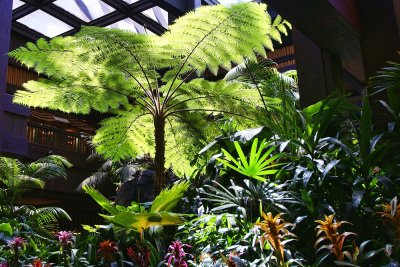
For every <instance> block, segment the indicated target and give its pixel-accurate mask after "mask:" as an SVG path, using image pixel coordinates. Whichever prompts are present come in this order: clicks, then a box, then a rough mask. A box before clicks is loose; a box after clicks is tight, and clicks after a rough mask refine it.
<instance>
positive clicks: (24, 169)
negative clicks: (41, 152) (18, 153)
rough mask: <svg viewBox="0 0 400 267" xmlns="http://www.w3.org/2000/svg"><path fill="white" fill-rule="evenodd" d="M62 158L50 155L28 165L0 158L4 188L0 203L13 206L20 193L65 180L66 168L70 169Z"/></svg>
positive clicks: (69, 165)
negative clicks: (54, 180) (53, 180)
mask: <svg viewBox="0 0 400 267" xmlns="http://www.w3.org/2000/svg"><path fill="white" fill-rule="evenodd" d="M71 166H72V165H71V163H69V162H68V161H67V160H66V159H65V158H64V157H61V156H56V155H51V156H47V157H44V158H41V159H39V160H37V161H35V162H32V163H29V164H23V163H22V162H20V161H19V160H17V159H12V158H7V157H0V182H1V183H2V184H3V185H4V186H5V190H4V192H3V193H5V195H4V196H2V198H1V199H0V201H2V202H5V203H7V202H8V203H7V204H14V201H15V200H16V197H17V196H18V194H20V193H21V192H24V191H27V190H30V189H32V188H44V185H45V182H46V181H48V180H52V179H56V178H67V173H66V168H69V167H71Z"/></svg>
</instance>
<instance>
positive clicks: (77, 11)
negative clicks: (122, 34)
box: [12, 0, 216, 40]
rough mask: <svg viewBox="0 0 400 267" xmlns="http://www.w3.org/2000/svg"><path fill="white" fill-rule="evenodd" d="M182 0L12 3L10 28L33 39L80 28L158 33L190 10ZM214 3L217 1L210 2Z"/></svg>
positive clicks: (18, 0)
mask: <svg viewBox="0 0 400 267" xmlns="http://www.w3.org/2000/svg"><path fill="white" fill-rule="evenodd" d="M188 2H190V1H183V0H176V1H173V0H13V7H12V8H13V12H12V29H13V30H14V31H16V32H18V33H20V34H23V35H25V36H26V37H29V38H30V39H32V40H35V39H38V38H41V37H42V38H46V39H48V38H52V37H55V36H59V35H61V36H66V35H72V34H74V33H76V32H78V31H79V29H80V28H81V26H99V27H110V28H119V29H125V30H131V31H133V32H137V33H148V34H161V33H163V32H164V31H165V30H166V29H167V28H168V24H169V23H170V22H171V21H172V20H173V19H174V18H176V17H178V16H180V15H182V14H183V13H184V12H185V11H186V10H189V9H190V6H188ZM213 2H216V1H213Z"/></svg>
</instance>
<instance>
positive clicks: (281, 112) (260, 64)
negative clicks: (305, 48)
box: [0, 3, 400, 266]
mask: <svg viewBox="0 0 400 267" xmlns="http://www.w3.org/2000/svg"><path fill="white" fill-rule="evenodd" d="M265 8H266V7H265V6H264V5H261V4H255V3H248V4H239V5H234V6H232V7H230V8H227V7H223V6H213V7H202V8H199V9H198V10H196V11H195V12H190V13H188V14H187V15H185V16H183V17H181V18H179V19H178V20H177V21H176V22H175V23H174V24H173V25H171V27H170V29H169V31H167V32H166V33H165V34H163V35H162V36H151V35H143V34H133V33H130V32H126V31H121V30H115V29H104V28H96V27H85V28H83V29H82V30H81V31H80V32H79V33H78V34H76V35H75V36H73V37H56V38H54V39H52V40H50V41H45V40H43V39H40V40H38V41H37V43H36V44H34V43H28V44H27V45H26V47H23V48H19V49H17V50H15V51H13V52H11V53H10V56H11V57H13V58H14V59H16V60H18V61H20V62H21V63H22V64H23V65H25V66H27V67H29V68H33V69H34V70H35V71H36V72H37V73H40V74H43V75H42V77H46V78H42V79H41V80H39V81H30V82H28V83H26V84H25V89H26V90H23V91H22V90H21V91H18V92H17V93H16V94H15V97H14V101H15V102H16V103H19V104H23V105H27V106H31V107H38V108H48V109H54V110H59V111H62V112H71V113H76V114H88V113H89V112H90V111H91V110H96V111H99V112H102V113H104V114H106V115H107V117H108V118H107V119H104V120H103V121H102V122H101V126H100V128H99V129H98V130H97V132H96V135H95V136H94V137H93V139H92V141H91V142H92V144H93V146H94V147H95V148H96V152H97V153H98V154H99V155H101V156H102V157H103V158H104V159H107V160H108V161H107V162H108V165H107V166H108V167H107V170H106V171H105V170H104V169H103V170H102V173H103V174H104V173H105V172H108V175H105V176H106V177H113V178H114V179H117V181H115V182H121V181H118V179H119V178H121V177H122V176H123V175H125V177H124V179H126V180H129V179H131V178H132V177H131V176H130V172H129V171H128V172H126V170H131V169H132V168H139V169H140V168H142V169H144V168H150V169H152V170H154V173H155V179H154V188H153V189H154V200H153V201H151V202H146V203H142V202H141V201H140V200H137V201H136V202H135V201H134V202H132V203H130V204H129V205H126V206H122V205H117V204H115V203H113V202H112V201H110V200H109V199H107V198H106V197H104V196H103V195H102V194H101V193H100V192H99V191H97V190H96V189H95V184H96V182H98V181H99V179H98V176H96V175H93V176H91V177H89V178H88V179H87V180H86V181H85V182H84V183H83V186H82V189H83V190H84V191H85V192H86V193H87V194H88V195H90V196H91V197H92V198H93V200H94V201H96V202H97V203H98V204H99V205H100V206H101V208H102V209H103V212H102V213H101V216H102V217H103V218H104V224H103V225H82V227H81V229H76V230H74V231H66V230H65V229H64V230H63V229H59V228H57V222H58V221H59V220H63V219H65V220H70V219H71V218H70V217H69V216H68V214H66V213H65V212H64V211H63V210H62V209H59V208H56V207H46V208H34V207H27V206H21V205H18V197H19V196H20V194H21V193H23V192H24V191H25V190H28V189H29V188H32V187H43V186H44V182H45V181H46V180H48V179H54V178H60V177H65V176H66V172H65V170H66V168H68V167H70V164H69V162H68V161H67V160H66V159H64V158H62V157H58V156H50V157H47V158H44V159H41V160H38V161H37V162H34V163H31V164H23V163H21V162H20V161H18V160H15V159H10V158H4V157H3V158H1V160H0V166H1V168H0V180H1V182H2V184H3V187H4V190H3V191H2V192H1V195H0V201H1V210H0V212H1V213H0V215H1V217H0V262H1V263H0V266H334V265H344V266H397V265H398V264H399V263H398V259H399V258H400V248H399V245H400V243H399V242H400V204H398V203H397V197H396V196H397V193H398V192H399V185H400V184H399V169H400V157H399V154H398V153H397V151H398V149H399V140H400V139H399V134H400V130H399V122H400V121H399V118H400V117H399V116H400V102H399V98H398V93H397V92H396V91H395V90H396V89H397V87H398V84H399V83H400V79H399V77H400V75H399V70H400V67H399V65H397V64H394V63H393V64H392V65H391V66H390V67H388V68H386V69H384V70H383V71H382V72H381V73H380V74H379V75H378V76H377V77H376V78H374V79H372V80H371V83H370V85H369V88H368V90H366V91H368V92H369V93H368V94H366V95H365V96H364V98H363V103H362V106H361V107H360V106H356V105H353V104H350V103H349V102H348V101H347V97H348V96H347V95H343V94H339V93H337V94H335V95H333V96H331V97H329V98H327V99H325V100H323V101H320V102H318V103H316V104H314V105H312V106H309V107H306V108H303V109H300V107H299V104H298V92H297V86H296V82H295V79H294V77H295V74H293V73H284V74H281V73H278V72H277V71H276V69H275V68H274V67H273V64H272V62H271V61H269V60H266V59H265V56H266V49H270V50H272V49H273V41H276V42H280V40H281V35H282V34H287V30H288V29H289V28H290V24H289V23H288V22H286V21H284V20H283V19H282V18H280V17H279V16H278V17H277V18H276V19H275V20H274V21H271V18H270V17H269V15H268V13H266V11H265ZM233 66H234V67H233ZM221 68H223V69H226V70H227V74H226V76H225V77H223V78H221V79H219V80H217V81H209V80H207V79H205V78H202V77H203V73H204V72H205V71H206V70H208V71H211V72H212V73H214V74H218V71H219V70H220V69H221ZM310 71H312V70H310ZM376 92H381V95H382V92H385V93H386V95H385V97H386V99H385V100H381V101H379V103H375V102H373V103H372V104H371V103H370V102H371V97H370V95H371V94H373V93H376ZM375 104H381V105H383V107H385V109H386V113H385V114H384V115H382V116H385V120H386V121H387V122H388V124H387V125H388V127H387V128H385V127H380V128H378V127H375V126H374V123H373V118H372V117H373V112H372V108H371V105H372V106H374V105H375ZM143 155H146V157H148V158H149V160H147V162H146V164H143V160H140V157H141V156H143ZM166 167H167V170H166ZM127 173H128V175H126V174H127ZM166 173H167V175H166ZM171 173H173V174H171Z"/></svg>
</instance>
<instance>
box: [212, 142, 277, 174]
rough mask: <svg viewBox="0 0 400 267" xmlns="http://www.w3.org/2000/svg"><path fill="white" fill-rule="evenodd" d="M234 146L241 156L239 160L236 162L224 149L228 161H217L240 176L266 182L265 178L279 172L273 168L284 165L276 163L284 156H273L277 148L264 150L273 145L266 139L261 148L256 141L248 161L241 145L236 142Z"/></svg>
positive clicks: (272, 147) (219, 159)
mask: <svg viewBox="0 0 400 267" xmlns="http://www.w3.org/2000/svg"><path fill="white" fill-rule="evenodd" d="M234 145H235V148H236V152H237V154H238V155H239V160H236V159H235V157H233V156H232V155H231V154H229V152H228V151H226V150H225V149H222V152H223V153H224V156H225V157H226V158H227V160H225V159H221V158H217V160H218V161H219V162H222V163H223V164H224V165H225V166H227V167H229V168H231V169H233V170H235V171H237V172H238V173H240V174H243V175H245V176H248V177H250V178H254V179H257V180H259V181H266V178H265V176H267V175H273V174H276V173H277V172H278V171H279V170H278V169H273V168H275V167H278V166H281V165H283V164H282V163H275V161H278V160H279V158H280V157H282V156H283V154H281V153H278V154H275V155H272V152H273V151H274V150H275V149H276V148H277V147H276V146H271V147H270V148H269V149H268V150H267V151H265V152H264V149H266V148H267V147H268V146H269V145H271V142H266V140H265V139H264V140H262V141H261V144H260V146H258V138H255V139H254V141H253V144H252V146H251V150H250V153H249V159H248V160H247V157H246V156H245V154H244V152H243V150H242V148H241V147H240V145H239V143H238V142H237V141H235V142H234ZM231 162H232V163H231Z"/></svg>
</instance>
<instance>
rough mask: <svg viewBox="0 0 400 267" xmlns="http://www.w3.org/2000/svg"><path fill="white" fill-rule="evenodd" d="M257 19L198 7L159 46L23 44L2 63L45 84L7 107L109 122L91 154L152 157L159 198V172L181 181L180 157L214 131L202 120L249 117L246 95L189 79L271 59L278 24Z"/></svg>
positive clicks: (96, 33)
mask: <svg viewBox="0 0 400 267" xmlns="http://www.w3.org/2000/svg"><path fill="white" fill-rule="evenodd" d="M265 9H266V6H265V5H263V4H256V3H246V4H238V5H234V6H232V7H230V8H226V7H224V6H212V7H210V6H205V7H201V8H199V9H197V10H195V11H192V12H189V13H187V14H186V15H185V16H183V17H181V18H179V19H177V20H176V21H175V23H174V24H173V25H171V26H170V28H169V30H168V31H167V32H166V33H164V34H163V35H161V36H151V35H143V34H135V33H131V32H127V31H121V30H117V29H105V28H96V27H85V28H83V29H82V30H81V31H80V32H79V33H78V34H77V35H76V36H74V37H65V38H62V37H56V38H54V39H52V40H50V41H49V42H46V41H45V40H43V39H40V40H38V42H37V43H36V44H33V43H28V44H27V45H26V47H23V48H19V49H17V50H15V51H13V52H11V53H10V56H11V57H13V58H14V59H16V60H18V61H20V62H21V63H22V64H24V65H26V66H28V67H30V68H34V69H35V71H37V72H38V73H44V74H45V75H46V77H47V78H48V79H41V80H39V81H30V82H28V83H26V84H25V85H24V87H25V89H26V90H25V91H18V92H17V93H16V95H15V98H14V101H15V102H16V103H19V104H23V105H28V106H33V107H43V108H44V107H45V108H50V109H55V110H61V111H63V112H73V113H80V114H87V113H89V112H90V111H91V110H97V111H100V112H107V113H109V114H112V116H111V117H110V118H108V119H105V120H103V121H102V123H101V127H100V129H99V130H98V131H97V133H96V135H95V137H94V139H93V142H94V144H95V145H96V147H97V151H98V152H99V153H100V154H102V155H104V156H105V157H106V158H112V159H114V160H121V159H125V158H128V157H135V156H136V155H138V154H143V153H150V154H151V155H154V157H155V171H156V179H155V186H156V192H157V193H159V192H160V191H161V189H162V187H163V185H164V183H165V173H164V170H165V163H166V164H167V165H171V164H176V165H174V167H175V171H177V172H178V173H179V174H183V173H189V172H190V171H191V166H190V164H189V161H188V160H187V157H185V155H188V154H191V153H192V152H193V151H198V150H200V149H201V147H203V146H204V144H205V139H206V138H207V136H214V134H213V132H214V129H215V128H216V127H215V123H214V122H215V121H213V120H211V119H209V120H208V121H207V120H205V119H204V118H205V117H207V115H210V114H214V115H215V114H229V115H232V116H236V117H237V118H238V120H243V119H244V118H252V117H253V118H254V117H255V116H253V115H254V113H256V112H257V109H256V108H255V106H256V104H258V102H259V98H258V96H257V94H255V93H254V90H250V89H246V90H245V89H243V88H241V87H240V84H238V83H228V82H226V81H219V82H210V81H206V80H204V79H202V78H197V79H195V76H196V74H197V75H201V74H202V73H203V72H204V71H205V70H206V69H208V70H210V71H211V72H212V73H217V71H218V69H219V68H220V67H222V68H226V69H228V68H231V64H232V62H233V63H237V64H240V63H241V62H243V60H244V58H245V57H246V58H248V59H250V60H254V59H255V58H256V54H259V55H262V56H265V54H266V52H265V48H269V49H273V47H272V40H278V41H279V39H280V38H279V37H280V36H279V33H280V32H284V31H283V30H282V27H283V26H282V23H276V24H275V25H272V23H271V19H270V17H269V16H268V14H267V13H266V12H265ZM285 27H286V26H285ZM43 96H46V97H43Z"/></svg>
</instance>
